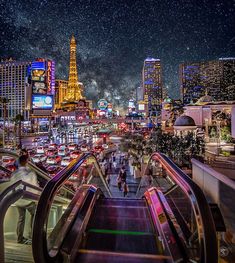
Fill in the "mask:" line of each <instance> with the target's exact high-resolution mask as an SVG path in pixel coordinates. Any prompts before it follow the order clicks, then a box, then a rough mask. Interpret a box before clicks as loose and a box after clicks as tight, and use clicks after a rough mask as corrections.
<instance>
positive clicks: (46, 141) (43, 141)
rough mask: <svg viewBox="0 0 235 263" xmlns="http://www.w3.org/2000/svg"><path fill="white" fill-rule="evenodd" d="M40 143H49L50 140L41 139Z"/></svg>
mask: <svg viewBox="0 0 235 263" xmlns="http://www.w3.org/2000/svg"><path fill="white" fill-rule="evenodd" d="M42 143H50V139H48V138H47V139H43V140H42Z"/></svg>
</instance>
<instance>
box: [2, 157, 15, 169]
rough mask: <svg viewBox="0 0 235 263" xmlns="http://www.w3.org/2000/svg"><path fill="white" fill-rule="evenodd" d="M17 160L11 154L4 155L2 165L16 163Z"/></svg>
mask: <svg viewBox="0 0 235 263" xmlns="http://www.w3.org/2000/svg"><path fill="white" fill-rule="evenodd" d="M15 162H16V160H15V158H13V157H10V156H3V157H2V166H3V167H6V166H7V165H13V164H15Z"/></svg>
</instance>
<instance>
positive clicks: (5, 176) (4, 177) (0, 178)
mask: <svg viewBox="0 0 235 263" xmlns="http://www.w3.org/2000/svg"><path fill="white" fill-rule="evenodd" d="M10 178H11V173H6V172H4V171H2V170H0V182H7V181H10Z"/></svg>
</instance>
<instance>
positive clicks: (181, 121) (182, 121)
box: [174, 115, 196, 126]
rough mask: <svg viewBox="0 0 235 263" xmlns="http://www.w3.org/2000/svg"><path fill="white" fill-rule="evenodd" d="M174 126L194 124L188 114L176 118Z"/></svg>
mask: <svg viewBox="0 0 235 263" xmlns="http://www.w3.org/2000/svg"><path fill="white" fill-rule="evenodd" d="M174 126H196V124H195V121H194V119H193V118H191V117H190V116H187V115H182V116H180V117H178V118H177V119H176V121H175V124H174Z"/></svg>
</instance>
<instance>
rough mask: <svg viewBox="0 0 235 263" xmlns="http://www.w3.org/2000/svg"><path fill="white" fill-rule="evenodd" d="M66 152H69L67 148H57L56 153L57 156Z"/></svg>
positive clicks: (64, 154)
mask: <svg viewBox="0 0 235 263" xmlns="http://www.w3.org/2000/svg"><path fill="white" fill-rule="evenodd" d="M68 153H69V151H68V149H67V148H65V149H59V150H58V155H59V156H66V155H67V154H68Z"/></svg>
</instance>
